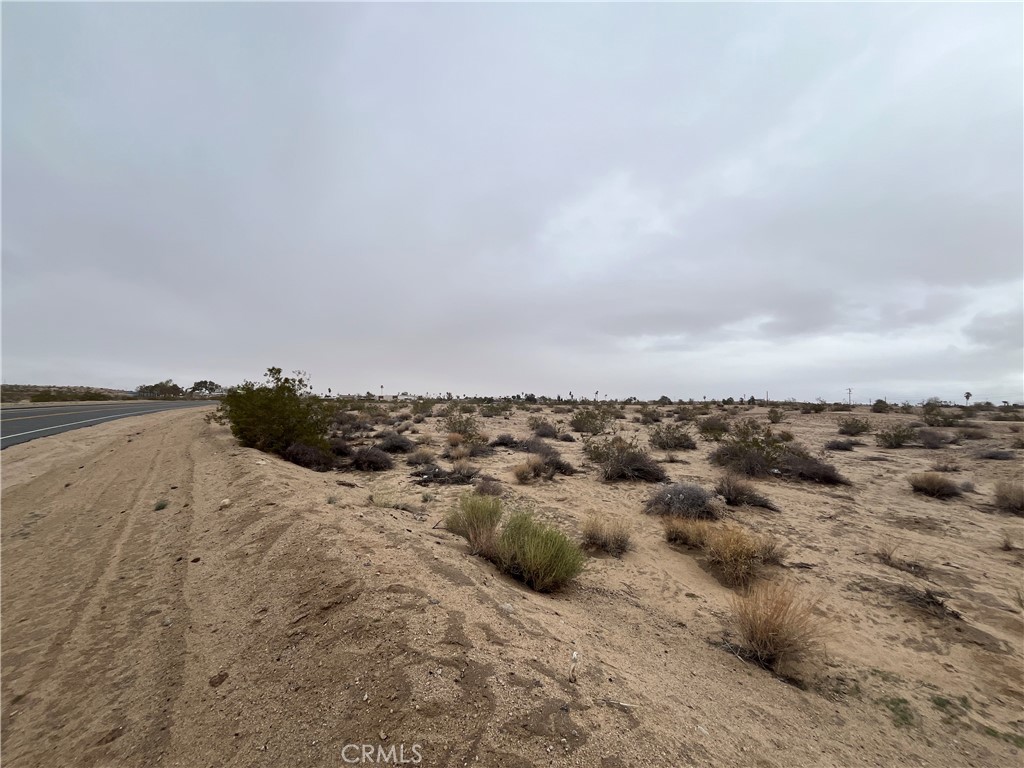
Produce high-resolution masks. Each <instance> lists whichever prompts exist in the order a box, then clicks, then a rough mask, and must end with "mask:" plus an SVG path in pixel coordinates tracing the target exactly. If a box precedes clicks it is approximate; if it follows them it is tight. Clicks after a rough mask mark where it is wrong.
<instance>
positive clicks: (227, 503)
mask: <svg viewBox="0 0 1024 768" xmlns="http://www.w3.org/2000/svg"><path fill="white" fill-rule="evenodd" d="M230 506H231V499H224V500H223V501H221V503H220V508H221V509H224V508H225V507H230Z"/></svg>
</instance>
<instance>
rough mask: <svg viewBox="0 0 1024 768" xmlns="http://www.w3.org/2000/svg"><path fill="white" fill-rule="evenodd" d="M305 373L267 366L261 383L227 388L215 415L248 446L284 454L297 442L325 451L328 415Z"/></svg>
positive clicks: (326, 447) (329, 416)
mask: <svg viewBox="0 0 1024 768" xmlns="http://www.w3.org/2000/svg"><path fill="white" fill-rule="evenodd" d="M305 376H306V375H305V374H304V373H302V372H301V371H296V372H295V376H294V377H290V376H282V375H281V369H280V368H268V369H267V372H266V374H265V375H264V379H265V381H264V382H263V383H257V382H253V381H246V382H245V383H244V384H242V385H241V386H238V387H233V388H232V389H230V390H228V393H227V394H226V395H225V396H224V399H223V400H221V402H220V407H219V408H218V411H217V416H216V418H217V420H218V421H220V422H221V423H227V424H228V425H230V427H231V433H232V434H233V435H234V436H235V437H237V438H238V440H239V442H241V444H242V445H244V446H246V447H248V448H257V449H259V450H261V451H266V452H268V453H276V454H279V455H283V454H284V452H285V451H286V450H287V449H288V447H289V446H291V445H293V444H295V443H300V444H303V445H308V446H312V447H314V448H323V449H325V450H328V449H329V446H328V444H327V439H326V433H327V428H328V426H329V424H330V422H331V414H330V411H329V409H328V407H327V406H326V404H325V403H324V402H323V401H322V400H321V399H320V398H319V397H316V396H315V395H313V393H312V388H311V387H310V385H309V382H308V381H307V379H306V378H305Z"/></svg>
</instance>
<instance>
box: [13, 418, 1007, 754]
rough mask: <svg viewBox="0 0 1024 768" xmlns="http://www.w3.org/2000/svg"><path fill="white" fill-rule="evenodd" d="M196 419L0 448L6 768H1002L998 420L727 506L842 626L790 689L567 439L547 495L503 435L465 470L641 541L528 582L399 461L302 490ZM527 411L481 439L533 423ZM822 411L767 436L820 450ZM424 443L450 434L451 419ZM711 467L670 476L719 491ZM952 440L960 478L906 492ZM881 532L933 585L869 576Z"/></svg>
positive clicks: (1003, 565)
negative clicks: (840, 477)
mask: <svg viewBox="0 0 1024 768" xmlns="http://www.w3.org/2000/svg"><path fill="white" fill-rule="evenodd" d="M206 410H207V409H188V410H183V411H172V412H167V413H160V414H155V415H147V416H141V417H136V418H133V419H130V420H119V421H116V422H113V423H109V424H104V425H100V426H96V427H91V428H89V429H82V430H76V431H74V432H70V433H67V434H65V435H58V436H55V437H48V438H43V439H40V440H37V441H34V442H31V443H27V444H24V445H17V446H13V447H11V448H9V449H7V450H5V451H4V452H3V454H2V462H3V468H2V469H3V495H2V580H3V581H2V587H3V593H2V643H3V648H2V672H3V679H2V705H3V713H2V715H3V719H2V728H3V731H2V750H3V762H4V765H5V766H11V767H12V768H27V767H28V766H47V768H50V767H52V766H72V765H75V766H78V765H81V766H148V765H162V766H188V767H189V768H192V767H193V766H228V765H231V766H274V767H275V768H283V767H284V766H299V765H302V766H321V765H322V766H338V765H345V764H346V762H345V760H344V757H346V756H347V757H349V758H351V757H352V756H353V755H357V756H358V754H359V753H358V752H352V751H351V750H349V751H348V752H347V753H345V752H343V749H344V747H345V746H346V745H347V744H357V745H362V744H370V745H373V748H374V749H376V747H377V745H384V746H385V749H387V748H389V747H390V746H395V747H396V751H395V753H394V754H395V757H396V758H397V757H399V756H401V753H400V752H399V750H398V749H397V748H398V747H400V746H401V747H402V748H403V749H404V758H405V760H406V761H407V763H412V762H415V758H417V757H419V758H421V762H420V764H421V765H426V766H462V765H470V764H473V765H484V766H504V767H506V768H517V767H522V768H525V767H527V766H547V765H556V766H560V765H566V766H602V767H603V768H614V767H616V766H623V767H624V766H668V765H671V766H689V765H692V766H722V767H723V768H724V767H725V766H762V767H765V768H767V767H768V766H779V768H782V767H783V766H896V765H911V766H914V765H919V766H949V767H950V768H953V767H954V766H955V767H957V768H959V767H960V766H1007V765H1018V764H1020V763H1021V758H1022V751H1021V750H1019V749H1018V748H1017V747H1016V746H1014V744H1013V743H1012V742H1013V741H1014V739H1016V740H1018V741H1017V743H1020V741H1019V740H1020V739H1021V737H1024V721H1022V717H1024V694H1022V690H1024V619H1022V611H1021V607H1020V605H1019V603H1018V602H1017V601H1016V598H1015V589H1017V588H1019V587H1020V586H1021V575H1022V568H1024V558H1022V553H1024V551H1022V550H1021V549H1019V548H1018V549H1011V550H1009V551H1007V550H1004V549H1001V546H1000V545H1001V543H1002V541H1003V538H1004V532H1009V534H1010V536H1011V538H1013V539H1014V541H1015V542H1016V545H1017V547H1021V546H1024V530H1022V521H1021V520H1020V519H1019V518H1013V517H1007V516H1005V515H1003V514H1000V513H998V512H997V511H996V510H995V508H994V507H993V506H992V503H991V502H992V490H993V486H994V484H995V482H996V481H997V480H998V479H1002V478H1011V477H1013V478H1017V479H1019V478H1020V477H1021V463H1020V461H1019V453H1018V460H1016V461H983V460H979V459H977V458H975V457H974V456H975V453H976V451H977V450H978V449H979V448H980V447H993V446H999V447H1006V446H1008V445H1009V442H1010V438H1011V435H1010V433H1009V432H1008V431H1007V430H1008V425H1006V424H993V425H990V426H989V429H990V431H991V434H992V437H991V438H990V439H988V440H984V441H972V442H968V443H965V444H964V445H962V446H956V447H950V448H946V449H943V450H941V451H926V450H924V449H919V448H909V449H902V450H892V451H886V450H882V449H879V448H876V447H874V445H873V444H872V445H868V446H865V447H861V448H858V449H857V450H856V451H854V452H852V453H836V454H834V455H833V457H832V461H834V463H836V464H837V465H838V466H839V468H840V469H841V471H842V472H843V473H844V474H846V475H847V476H848V477H849V478H850V479H851V480H852V482H853V484H852V486H850V487H840V488H838V489H833V488H825V487H821V486H815V485H806V484H792V483H783V482H777V481H769V482H762V483H759V486H760V489H761V490H762V491H763V492H764V493H765V494H766V495H768V496H769V497H770V498H771V499H772V500H773V501H775V502H776V504H778V506H779V507H780V508H781V510H782V511H781V512H779V513H772V512H767V511H765V510H755V509H751V508H740V509H730V510H729V514H730V516H732V517H733V518H735V519H736V520H737V521H738V522H740V523H742V524H743V525H746V526H748V527H750V528H752V529H756V530H758V531H763V532H770V533H773V534H775V535H777V536H779V537H780V538H782V539H784V540H785V541H786V542H788V544H789V545H790V550H789V553H788V556H787V559H786V566H784V567H778V568H774V569H772V571H771V572H769V573H767V574H766V576H767V577H768V578H784V577H789V578H792V579H795V580H796V581H798V582H799V583H800V584H801V586H802V587H803V588H804V589H806V590H809V591H811V592H814V593H816V594H819V595H820V596H821V597H822V601H823V602H822V610H821V618H822V620H823V621H828V622H829V623H830V625H831V628H832V640H831V642H830V643H829V645H828V654H827V657H826V658H825V659H824V660H822V661H820V662H818V663H816V664H813V665H810V666H808V667H807V668H806V669H802V670H801V671H800V675H799V677H800V679H801V680H802V681H803V684H802V687H800V686H797V685H794V684H792V683H787V682H783V681H781V680H780V679H778V678H777V677H775V676H773V675H772V674H770V673H769V672H766V671H764V670H762V669H760V668H757V667H754V666H752V665H751V664H749V663H747V662H745V661H743V660H741V659H740V658H738V657H737V656H735V655H732V654H730V653H729V652H727V651H726V650H723V647H722V644H721V640H722V638H723V636H724V635H725V633H728V632H729V631H730V622H731V611H730V600H731V597H732V595H733V594H734V592H733V591H732V590H730V589H728V588H726V587H724V586H722V585H721V584H720V583H719V582H718V580H716V578H715V577H714V576H713V575H712V574H711V573H710V572H708V571H707V570H705V568H704V567H703V565H702V563H701V561H700V559H699V558H698V557H695V556H694V555H693V554H691V553H687V552H684V551H680V550H678V549H675V548H673V547H670V546H669V545H667V544H666V543H665V542H664V540H663V536H662V532H661V526H660V524H659V522H658V521H657V520H656V519H652V518H650V517H646V516H644V515H643V514H642V513H641V507H642V504H643V501H644V500H645V499H646V498H647V496H648V495H649V494H650V492H651V490H652V488H651V486H648V485H644V484H615V485H609V484H605V483H602V482H600V481H599V480H598V478H597V476H596V471H595V470H594V468H593V467H588V466H587V462H586V460H585V459H584V458H583V456H582V452H581V447H580V444H579V443H574V444H562V443H558V444H557V445H558V447H559V448H560V449H561V450H562V452H563V455H564V457H565V458H566V459H568V460H569V461H571V462H572V463H573V464H574V465H576V466H577V467H582V468H583V471H582V472H580V473H579V474H577V475H575V476H573V477H569V478H559V479H557V480H555V481H553V482H540V483H538V484H535V485H529V486H521V485H516V484H515V482H514V480H513V478H512V475H511V471H510V470H511V467H512V466H513V465H514V464H516V463H518V462H519V461H521V460H522V458H523V455H522V454H520V453H513V452H511V451H508V450H505V449H499V450H498V452H497V453H496V454H495V455H494V456H491V457H488V458H484V459H481V460H479V461H478V462H475V463H478V464H479V465H480V466H481V467H482V468H483V469H484V471H485V472H486V473H489V474H491V475H493V476H495V477H497V478H498V479H500V480H501V481H502V482H503V483H504V484H505V498H506V500H507V501H508V503H509V504H510V505H515V506H520V507H526V508H530V509H533V510H534V511H535V512H536V513H537V514H538V515H540V516H541V517H543V518H544V519H547V520H549V521H551V522H554V523H555V524H557V525H559V526H560V527H562V528H563V530H565V531H567V532H569V533H571V534H574V535H575V534H577V533H578V531H579V529H580V526H581V525H582V523H583V521H584V520H585V519H586V518H587V517H589V516H590V515H598V516H603V517H606V518H615V519H620V520H624V521H627V522H628V524H629V525H630V526H631V528H632V530H633V538H634V541H635V543H636V549H635V551H633V552H631V553H629V554H627V555H626V556H625V557H624V558H623V559H621V560H617V559H614V558H608V557H595V558H593V559H592V560H591V561H590V562H589V563H588V565H587V568H586V570H585V571H584V573H583V575H582V576H581V578H580V579H579V581H578V583H577V584H576V585H575V586H573V587H571V588H570V589H568V590H567V591H565V592H562V593H560V594H558V595H555V596H544V595H538V594H535V593H532V592H530V591H529V590H527V589H525V588H523V587H522V586H520V585H519V584H517V583H515V582H513V581H511V580H509V579H507V578H505V577H503V576H500V575H498V574H496V572H495V571H494V569H493V567H492V566H491V565H490V564H488V563H486V562H484V561H481V560H479V559H477V558H474V557H471V556H469V555H468V554H467V552H466V547H465V543H464V542H463V541H462V540H461V539H458V538H456V537H454V536H452V535H451V534H449V533H447V532H445V531H444V530H443V529H440V528H437V527H435V526H436V525H437V524H438V523H439V521H440V520H441V519H442V518H443V516H444V513H445V512H446V511H447V510H449V509H450V508H451V507H452V506H453V505H454V503H455V501H456V499H457V498H458V495H459V493H461V492H462V491H464V488H459V487H446V488H440V489H438V488H436V487H434V488H430V489H426V490H427V491H428V492H429V494H432V495H431V496H427V497H424V496H423V493H424V490H425V489H423V488H420V487H418V486H416V485H413V484H412V480H411V479H410V478H409V468H407V467H406V466H405V465H404V463H402V462H399V463H398V465H397V466H396V468H395V469H394V470H392V471H390V472H385V473H380V474H369V473H352V472H347V473H325V474H318V473H314V472H311V471H309V470H305V469H302V468H300V467H297V466H294V465H291V464H287V463H285V462H283V461H281V460H279V459H277V458H274V457H270V456H266V455H263V454H260V453H258V452H256V451H253V450H248V449H242V448H239V447H237V445H236V444H235V442H234V441H233V439H232V438H231V436H230V434H229V433H228V431H227V429H226V428H224V427H221V426H217V425H211V424H207V423H205V422H204V420H203V416H204V412H205V411H206ZM759 413H760V412H759V411H755V412H754V414H755V415H756V414H759ZM528 415H529V414H525V413H521V412H517V413H516V414H514V415H513V416H512V418H511V420H504V419H502V418H496V419H485V420H483V423H484V424H485V426H486V428H487V429H488V431H489V432H490V433H491V435H492V436H494V435H496V434H498V433H501V432H511V433H512V434H515V435H517V436H523V437H525V436H526V435H527V434H528V430H527V427H526V419H527V416H528ZM762 417H763V416H762ZM552 418H554V419H566V418H567V416H564V415H555V416H553V417H552ZM874 418H875V419H876V420H877V421H883V420H887V419H900V418H903V419H907V418H910V417H906V416H885V417H874ZM834 421H835V415H834V414H820V415H807V416H801V415H799V414H795V415H791V416H789V418H788V423H787V424H786V425H784V426H785V427H786V428H788V429H790V430H791V431H793V432H794V433H795V435H796V437H797V439H798V440H799V441H801V442H803V443H804V444H806V445H807V446H809V447H812V448H815V449H817V448H819V447H820V446H821V445H822V444H823V443H824V442H825V440H827V439H830V438H831V437H834V436H836V435H835V423H834ZM619 426H620V427H621V428H622V429H624V430H625V431H626V432H627V433H628V432H629V431H634V430H641V431H646V429H647V427H642V426H641V425H639V424H634V423H632V422H619ZM417 428H418V429H419V433H420V434H419V436H421V437H422V436H432V437H433V439H434V440H435V445H437V447H438V448H439V447H440V439H441V437H440V432H439V430H440V424H439V420H437V419H428V420H427V422H426V423H425V424H421V425H418V427H417ZM415 436H416V435H414V437H415ZM866 442H869V443H873V441H872V440H871V439H870V437H869V438H868V439H867V441H866ZM708 451H709V446H708V445H707V444H706V443H703V442H701V445H700V448H699V449H698V450H697V451H689V452H676V456H677V457H679V458H680V459H682V460H683V462H680V463H671V464H666V465H665V467H666V469H667V470H668V472H669V474H670V475H671V476H672V478H673V479H674V480H687V481H698V482H701V483H702V484H704V485H705V486H707V487H711V485H712V484H713V482H714V479H715V477H716V476H717V472H716V471H715V470H714V469H713V468H712V467H711V466H710V465H709V463H708V461H707V454H708ZM655 454H656V455H657V456H659V457H664V453H663V452H655ZM939 454H941V455H942V457H943V458H953V457H955V458H956V459H957V460H958V461H959V462H960V463H961V465H962V466H963V471H961V472H959V473H955V475H954V477H956V479H958V480H968V479H969V480H971V481H972V482H973V483H974V484H975V489H976V490H975V491H974V492H973V493H968V494H966V495H965V496H963V497H962V498H959V499H956V500H952V501H936V500H931V499H926V498H922V497H919V496H915V495H914V494H912V493H910V491H909V486H908V485H907V482H906V476H907V475H908V474H910V473H912V472H914V471H919V470H922V469H926V468H927V467H928V466H929V465H930V464H931V463H932V462H933V461H934V460H935V459H936V458H937V456H938V455H939ZM872 458H881V459H883V460H880V461H874V460H870V459H872ZM339 482H342V483H349V484H352V485H353V486H354V487H349V486H348V485H343V484H339ZM371 494H372V495H373V497H374V499H376V502H377V503H376V504H374V503H371V501H370V496H371ZM160 500H166V501H167V506H166V508H163V509H160V510H157V509H155V507H156V506H158V505H157V502H158V501H160ZM225 502H226V503H225ZM388 504H393V505H397V504H405V505H406V506H407V507H408V509H406V510H401V509H397V508H394V507H393V506H387V505H388ZM893 542H897V543H898V544H899V550H898V555H899V556H900V557H902V558H905V559H908V560H913V561H916V562H918V563H921V564H922V565H924V566H926V567H927V571H926V573H925V575H924V576H923V577H921V576H917V575H912V574H910V573H906V572H904V571H901V570H897V569H894V568H891V567H888V566H886V565H884V564H882V563H880V562H879V561H878V560H877V558H876V557H875V555H874V552H875V551H877V550H878V549H879V548H880V547H883V546H885V545H887V544H891V543H893ZM905 586H909V587H918V588H930V589H933V590H940V591H942V592H946V593H948V595H949V599H948V605H949V606H950V607H951V608H952V609H955V610H956V611H957V612H959V613H960V614H962V618H961V619H954V618H951V617H948V616H947V617H944V618H939V617H936V616H934V615H931V614H929V613H927V612H925V611H923V610H921V609H920V608H916V607H915V606H914V605H912V604H910V603H908V602H907V601H906V600H904V599H902V598H901V596H900V595H901V593H900V588H901V587H905ZM574 651H575V652H577V653H578V654H579V656H580V663H579V667H578V671H577V680H576V682H575V683H574V682H571V681H570V679H569V670H570V663H571V655H572V653H573V652H574ZM901 700H902V701H901ZM900 713H902V716H900ZM392 762H397V760H394V761H392Z"/></svg>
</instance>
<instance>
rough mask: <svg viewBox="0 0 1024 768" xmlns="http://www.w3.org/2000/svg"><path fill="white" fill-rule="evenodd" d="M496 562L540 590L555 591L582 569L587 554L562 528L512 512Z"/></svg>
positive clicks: (503, 531) (500, 540)
mask: <svg viewBox="0 0 1024 768" xmlns="http://www.w3.org/2000/svg"><path fill="white" fill-rule="evenodd" d="M496 549H497V555H496V557H495V563H496V564H497V565H498V567H499V568H500V569H501V570H502V571H503V572H505V573H507V574H509V575H510V576H512V577H513V578H515V579H519V580H520V581H522V582H523V583H525V584H526V585H527V586H528V587H530V589H533V590H535V591H537V592H554V591H555V590H558V589H560V588H562V587H563V586H565V585H566V584H568V583H569V582H570V581H572V580H573V579H574V578H576V576H578V575H579V574H580V572H581V571H582V570H583V566H584V564H585V563H586V555H585V554H584V553H583V550H582V549H580V547H579V545H578V544H576V543H575V542H574V541H572V540H571V539H570V538H569V537H568V536H566V535H565V534H564V533H562V532H561V531H559V530H557V529H555V528H552V527H551V526H548V525H545V524H543V523H539V522H537V521H536V520H534V519H533V517H531V516H530V515H529V514H528V513H526V512H517V513H515V514H513V515H512V516H511V517H510V518H509V520H508V522H507V523H505V527H504V528H503V529H502V532H501V536H500V537H499V538H498V543H497V548H496Z"/></svg>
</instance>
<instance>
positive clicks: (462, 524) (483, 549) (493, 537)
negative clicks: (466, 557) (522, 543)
mask: <svg viewBox="0 0 1024 768" xmlns="http://www.w3.org/2000/svg"><path fill="white" fill-rule="evenodd" d="M501 513H502V510H501V499H499V498H497V497H495V496H485V495H481V494H477V493H467V494H464V495H463V496H462V497H461V498H460V499H459V507H458V509H455V510H452V511H451V512H449V513H448V515H447V516H446V517H445V520H444V524H445V528H447V529H448V530H449V531H451V532H452V533H454V534H455V535H457V536H462V537H463V538H464V539H466V541H468V542H469V551H470V552H471V553H472V554H474V555H483V556H484V557H487V558H491V557H494V556H495V554H496V552H497V546H496V545H497V540H498V536H497V528H498V523H499V521H500V520H501Z"/></svg>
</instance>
